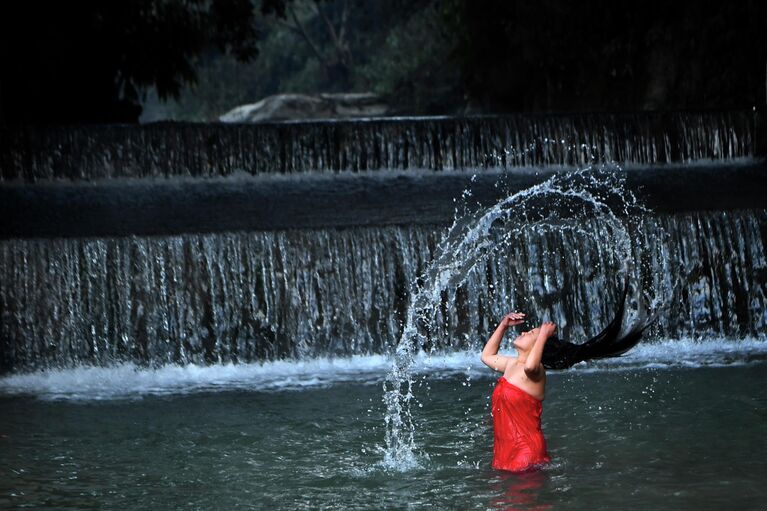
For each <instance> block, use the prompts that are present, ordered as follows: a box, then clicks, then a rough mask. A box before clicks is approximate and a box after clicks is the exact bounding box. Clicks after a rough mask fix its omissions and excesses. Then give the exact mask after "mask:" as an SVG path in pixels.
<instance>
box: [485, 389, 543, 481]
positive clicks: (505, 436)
mask: <svg viewBox="0 0 767 511" xmlns="http://www.w3.org/2000/svg"><path fill="white" fill-rule="evenodd" d="M542 411H543V403H542V402H541V401H539V400H538V399H536V398H534V397H533V396H531V395H530V394H528V393H527V392H525V391H524V390H522V389H520V388H519V387H517V386H516V385H514V384H513V383H511V382H509V380H507V379H506V378H505V377H503V376H501V377H500V378H499V379H498V383H497V384H496V385H495V390H493V401H492V413H493V440H494V442H493V468H494V469H497V470H510V471H513V472H521V471H524V470H527V469H530V468H533V467H532V466H533V465H537V464H540V463H546V462H548V461H551V458H549V455H548V453H547V452H546V439H544V438H543V432H542V431H541V412H542Z"/></svg>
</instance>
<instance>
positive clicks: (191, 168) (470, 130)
mask: <svg viewBox="0 0 767 511" xmlns="http://www.w3.org/2000/svg"><path fill="white" fill-rule="evenodd" d="M755 124H756V117H755V115H754V113H753V112H721V113H699V114H696V113H673V112H672V113H633V114H581V115H532V114H528V115H524V114H519V115H510V116H493V117H468V118H452V117H443V118H439V117H437V118H407V119H397V118H393V119H369V120H363V121H359V120H357V121H324V122H323V121H312V122H282V123H267V124H257V125H252V124H251V125H248V124H239V125H237V124H235V125H231V124H216V123H212V124H188V123H157V124H148V125H143V126H129V125H125V126H120V125H118V126H78V127H61V128H55V127H51V128H46V129H41V128H37V129H32V128H26V129H16V130H13V131H9V130H6V131H0V180H2V181H13V180H23V181H36V180H47V179H70V180H81V179H84V180H95V179H108V178H118V177H125V178H146V177H169V176H193V177H219V176H229V175H232V174H236V173H247V174H253V175H260V174H269V173H277V174H292V173H305V172H327V171H331V172H332V171H343V170H346V171H364V170H384V171H385V170H400V169H432V170H450V169H478V168H486V167H501V168H511V167H541V166H550V165H553V166H574V167H581V166H584V165H586V164H588V163H591V162H592V161H594V160H595V159H596V161H601V162H609V161H616V162H621V163H622V164H630V163H634V164H662V163H670V162H689V161H698V160H727V159H736V158H743V157H748V156H752V155H753V147H754V145H755V143H754V142H755V135H754V132H755Z"/></svg>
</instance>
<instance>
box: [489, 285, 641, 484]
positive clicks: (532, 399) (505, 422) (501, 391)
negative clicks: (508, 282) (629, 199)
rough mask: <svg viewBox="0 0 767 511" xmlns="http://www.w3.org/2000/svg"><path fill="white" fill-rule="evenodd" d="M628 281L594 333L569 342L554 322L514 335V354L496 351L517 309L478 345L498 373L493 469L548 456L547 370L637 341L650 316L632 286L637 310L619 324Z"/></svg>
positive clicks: (520, 318)
mask: <svg viewBox="0 0 767 511" xmlns="http://www.w3.org/2000/svg"><path fill="white" fill-rule="evenodd" d="M628 291H629V285H628V277H626V281H625V285H624V287H623V293H621V295H620V297H619V300H618V304H617V305H618V307H617V309H618V310H617V311H616V314H615V317H614V318H613V320H612V321H611V322H610V323H609V324H608V325H607V326H606V327H605V328H604V330H602V331H601V332H599V333H598V334H597V335H596V336H594V337H592V338H591V339H589V340H587V341H585V342H583V343H580V344H574V343H572V342H568V341H565V340H562V339H559V338H557V337H556V336H554V332H555V331H556V329H557V327H556V325H554V323H549V322H547V323H543V324H542V325H541V326H540V327H538V328H534V329H532V330H529V331H527V332H522V334H520V335H519V336H518V337H517V338H516V339H514V343H513V344H514V347H515V348H516V349H517V353H518V356H517V357H516V358H514V357H506V356H502V355H499V354H498V348H499V346H500V344H501V339H502V338H503V334H504V333H505V332H506V329H508V328H509V327H510V326H514V325H520V324H522V323H524V321H525V320H524V318H525V315H524V314H522V313H521V312H512V313H511V314H507V315H506V316H504V318H503V319H502V320H501V322H500V324H499V325H498V328H496V329H495V332H494V333H493V335H492V336H490V339H489V340H488V341H487V344H485V348H484V349H483V350H482V362H484V363H485V364H486V365H487V366H488V367H490V368H491V369H495V370H496V371H500V372H502V373H503V376H501V378H499V379H498V383H497V384H496V386H495V390H494V391H493V399H492V413H493V438H494V444H493V468H496V469H500V470H511V471H524V470H528V469H530V468H534V467H535V466H536V465H538V464H541V463H546V462H548V461H549V455H548V453H547V452H546V440H545V439H544V438H543V432H542V431H541V411H542V409H543V404H542V402H543V397H544V394H545V390H546V369H567V368H568V367H572V366H574V365H575V364H577V363H579V362H583V361H587V360H595V359H604V358H611V357H619V356H621V355H622V354H624V353H626V352H627V351H629V350H630V349H631V348H633V347H634V346H636V345H637V343H639V341H640V339H641V338H642V334H643V333H644V331H645V330H646V329H647V328H648V327H649V326H650V324H651V323H652V322H653V320H654V319H655V316H654V315H652V316H651V315H648V313H647V306H646V305H645V303H644V297H643V295H642V294H641V293H640V292H639V290H637V296H636V302H637V311H636V314H634V317H633V320H632V324H631V325H630V326H628V327H627V328H624V325H623V322H624V312H625V306H626V297H627V295H628Z"/></svg>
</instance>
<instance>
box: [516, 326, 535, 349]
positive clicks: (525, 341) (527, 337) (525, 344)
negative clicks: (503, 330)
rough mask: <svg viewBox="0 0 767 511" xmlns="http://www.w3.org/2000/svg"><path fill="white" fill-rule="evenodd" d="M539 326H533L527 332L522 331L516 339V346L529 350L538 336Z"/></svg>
mask: <svg viewBox="0 0 767 511" xmlns="http://www.w3.org/2000/svg"><path fill="white" fill-rule="evenodd" d="M539 330H540V329H539V328H533V329H532V330H528V331H527V332H522V333H521V334H519V336H517V338H516V339H514V342H513V343H512V344H514V346H515V347H516V348H517V349H520V350H522V351H528V350H529V349H530V348H532V347H533V344H535V339H536V338H537V337H538V331H539Z"/></svg>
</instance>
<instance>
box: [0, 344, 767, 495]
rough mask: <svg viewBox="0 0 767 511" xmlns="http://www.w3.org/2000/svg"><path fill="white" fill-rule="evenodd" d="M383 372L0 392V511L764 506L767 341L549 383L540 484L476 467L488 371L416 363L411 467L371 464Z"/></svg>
mask: <svg viewBox="0 0 767 511" xmlns="http://www.w3.org/2000/svg"><path fill="white" fill-rule="evenodd" d="M387 369H388V361H387V360H386V358H385V357H376V356H368V357H353V358H346V359H335V360H330V359H327V360H314V361H309V362H304V363H301V362H296V363H290V362H284V361H283V362H273V363H265V364H244V365H239V366H233V365H218V366H209V367H207V368H200V367H189V366H187V367H182V366H175V367H165V368H161V369H156V370H149V369H138V368H136V367H132V366H121V367H116V368H80V369H68V370H61V371H47V372H37V373H27V374H23V375H15V376H6V377H4V378H3V379H0V393H2V397H0V407H1V408H2V409H3V411H4V413H3V414H0V466H2V467H3V472H4V476H3V477H2V478H0V507H3V508H32V509H90V508H100V509H275V508H280V509H382V508H391V509H420V508H425V507H435V508H447V509H616V508H632V509H759V508H761V506H762V505H763V503H764V502H765V499H767V489H765V487H764V485H763V484H762V483H763V481H764V480H765V478H766V477H767V463H766V462H765V458H766V457H767V444H765V442H764V433H765V429H764V424H765V419H766V418H767V395H766V394H765V391H764V388H763V386H762V385H760V384H759V382H763V381H765V378H767V343H765V342H764V341H759V340H744V341H732V340H724V341H723V340H717V339H708V340H698V341H680V340H675V341H671V342H654V343H645V344H643V345H640V346H639V347H638V348H637V349H636V350H635V351H633V352H632V353H631V354H630V355H628V356H626V357H624V358H622V359H619V360H613V361H604V362H601V363H599V364H594V363H591V364H585V363H584V364H580V365H578V366H576V367H574V368H573V369H570V370H568V371H564V372H555V373H551V374H550V375H549V382H548V386H547V396H546V399H545V401H544V412H543V431H544V434H545V436H546V439H547V442H548V448H549V452H550V454H551V457H552V461H551V463H550V464H549V465H548V466H546V467H544V469H543V470H541V471H539V472H533V473H527V474H511V473H504V472H499V471H494V470H492V469H491V468H490V461H491V457H492V423H491V416H490V411H489V402H490V401H489V400H490V394H491V392H492V388H493V385H494V384H495V382H496V379H497V376H498V374H497V373H492V372H491V371H490V370H489V369H486V368H485V367H484V366H482V365H481V363H480V362H479V359H478V356H476V353H473V352H458V353H450V354H447V355H432V356H430V357H427V356H421V357H420V358H418V360H417V361H416V363H415V364H414V369H413V370H414V373H415V380H416V383H415V393H416V402H415V404H414V405H413V416H414V421H415V423H416V426H417V427H416V444H417V445H418V446H419V450H418V454H417V459H418V463H419V465H420V466H419V467H417V468H412V469H410V470H407V471H400V470H397V468H396V467H388V466H384V465H383V464H382V461H381V460H382V454H381V453H382V450H383V449H384V447H385V441H384V437H385V430H384V427H383V424H384V421H383V417H384V414H385V412H386V410H385V408H384V406H383V404H382V402H381V385H380V384H381V381H382V380H383V378H384V376H385V372H386V370H387Z"/></svg>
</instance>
